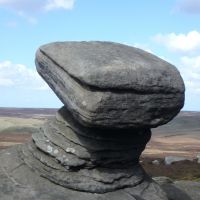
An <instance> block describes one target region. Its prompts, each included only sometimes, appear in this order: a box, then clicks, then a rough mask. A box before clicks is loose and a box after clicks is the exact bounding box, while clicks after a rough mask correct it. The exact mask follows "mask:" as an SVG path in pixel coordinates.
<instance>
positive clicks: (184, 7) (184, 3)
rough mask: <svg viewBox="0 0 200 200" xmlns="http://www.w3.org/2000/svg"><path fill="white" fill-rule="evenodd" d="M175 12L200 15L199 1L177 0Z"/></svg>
mask: <svg viewBox="0 0 200 200" xmlns="http://www.w3.org/2000/svg"><path fill="white" fill-rule="evenodd" d="M175 11H179V12H184V13H188V14H200V1H199V0H178V1H177V3H176V6H175Z"/></svg>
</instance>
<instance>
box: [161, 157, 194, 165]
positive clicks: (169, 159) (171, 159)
mask: <svg viewBox="0 0 200 200" xmlns="http://www.w3.org/2000/svg"><path fill="white" fill-rule="evenodd" d="M179 161H193V159H190V158H186V157H179V156H166V157H165V165H171V164H173V163H175V162H179Z"/></svg>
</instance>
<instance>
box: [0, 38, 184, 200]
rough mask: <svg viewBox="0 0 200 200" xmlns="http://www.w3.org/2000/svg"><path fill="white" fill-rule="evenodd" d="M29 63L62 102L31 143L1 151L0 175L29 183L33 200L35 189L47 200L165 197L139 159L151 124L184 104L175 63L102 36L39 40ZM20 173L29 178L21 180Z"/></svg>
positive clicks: (163, 120)
mask: <svg viewBox="0 0 200 200" xmlns="http://www.w3.org/2000/svg"><path fill="white" fill-rule="evenodd" d="M36 65H37V69H38V72H39V73H40V74H41V76H42V77H43V78H44V79H45V81H46V82H47V83H48V84H49V85H50V87H51V88H52V89H53V91H54V92H55V93H56V94H57V95H58V97H59V98H60V99H61V101H62V102H63V103H64V106H63V107H62V108H61V109H60V110H59V111H58V112H57V114H56V117H55V118H54V119H51V120H49V121H47V122H46V123H45V124H44V126H43V127H42V128H41V129H40V130H39V131H38V132H37V133H35V134H33V136H32V141H31V142H30V143H28V144H26V145H23V146H20V147H17V148H16V149H14V150H10V152H4V156H1V157H0V158H1V159H2V160H3V164H1V167H2V169H3V170H2V171H3V172H4V175H6V176H8V177H11V180H14V181H15V182H16V183H18V184H19V185H23V186H24V185H28V186H30V187H31V188H32V189H33V191H32V193H35V194H37V195H38V196H39V197H38V199H45V198H44V196H42V195H41V189H42V191H43V192H46V193H48V199H50V200H51V199H55V198H56V199H66V198H67V199H69V200H72V199H73V200H74V199H79V200H86V199H93V200H95V199H96V200H97V199H98V200H99V199H102V200H107V199H113V200H114V199H116V200H117V199H120V200H122V199H123V200H135V199H136V200H151V199H152V200H167V196H166V195H165V193H164V192H163V191H162V189H161V188H160V187H159V186H158V185H157V184H156V183H155V182H154V181H153V180H152V179H151V178H150V177H148V175H147V174H146V173H145V172H144V170H143V169H142V167H141V166H140V164H139V157H140V155H141V153H142V151H143V150H144V148H145V145H146V144H147V142H148V141H149V140H150V137H151V130H150V128H151V127H155V126H158V125H161V124H163V123H167V122H168V121H169V120H171V119H172V118H173V117H174V116H175V115H176V114H177V113H178V112H179V111H180V109H181V108H182V106H183V103H184V84H183V81H182V78H181V77H180V75H179V72H178V71H177V70H176V68H175V67H174V66H172V65H170V64H169V63H167V62H165V61H163V60H161V59H159V58H158V57H156V56H153V55H151V54H149V53H146V52H144V51H142V50H139V49H136V48H133V47H128V46H125V45H120V44H116V43H108V42H64V43H53V44H49V45H45V46H42V47H41V48H40V49H39V50H38V51H37V54H36ZM13 163H15V164H14V166H16V167H14V168H12V167H10V166H11V165H13ZM7 166H9V167H7ZM21 171H24V172H25V174H26V176H27V177H32V176H33V174H35V177H34V178H33V179H31V180H29V181H28V179H27V178H24V177H23V178H22V179H20V178H19V177H20V174H21V173H22V172H21ZM0 175H1V173H0ZM42 183H44V184H42ZM54 189H56V190H57V192H55V191H54ZM13 191H15V190H13ZM58 191H59V192H58ZM20 192H21V190H20ZM20 192H19V193H20ZM22 193H23V192H21V195H22ZM32 193H31V194H32ZM4 197H5V196H4ZM21 199H23V198H21ZM29 199H33V198H32V197H30V194H29Z"/></svg>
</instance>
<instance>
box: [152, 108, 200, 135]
mask: <svg viewBox="0 0 200 200" xmlns="http://www.w3.org/2000/svg"><path fill="white" fill-rule="evenodd" d="M153 132H154V133H163V134H170V133H171V134H172V133H176V134H188V133H191V134H199V135H200V112H192V111H182V112H180V113H179V115H177V116H176V117H175V118H174V119H173V120H172V121H170V122H169V123H167V124H165V125H163V126H160V127H158V128H155V129H153Z"/></svg>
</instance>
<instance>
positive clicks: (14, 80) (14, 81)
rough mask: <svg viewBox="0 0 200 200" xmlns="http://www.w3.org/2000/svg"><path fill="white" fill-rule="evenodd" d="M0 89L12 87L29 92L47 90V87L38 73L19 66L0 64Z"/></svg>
mask: <svg viewBox="0 0 200 200" xmlns="http://www.w3.org/2000/svg"><path fill="white" fill-rule="evenodd" d="M0 87H14V88H21V89H29V90H48V89H49V87H48V85H47V84H46V83H45V82H44V81H43V80H42V78H41V77H40V76H39V75H38V73H37V72H36V71H35V70H33V69H30V68H28V67H26V66H24V65H21V64H13V63H12V62H10V61H3V62H0Z"/></svg>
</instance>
